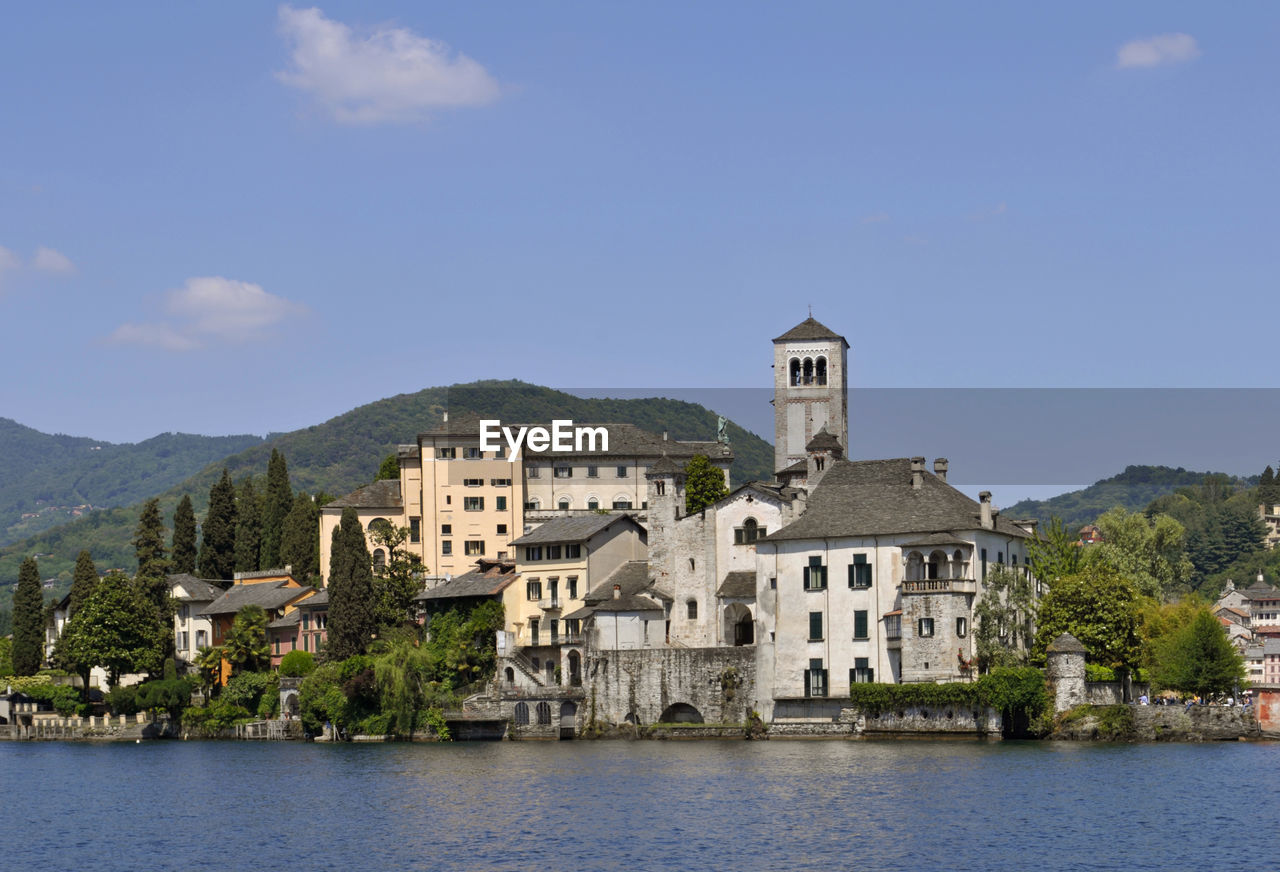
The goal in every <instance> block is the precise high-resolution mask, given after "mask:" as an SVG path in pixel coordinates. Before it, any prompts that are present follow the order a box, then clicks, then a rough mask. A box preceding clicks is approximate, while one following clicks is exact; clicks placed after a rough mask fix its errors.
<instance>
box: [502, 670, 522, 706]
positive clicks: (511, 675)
mask: <svg viewBox="0 0 1280 872" xmlns="http://www.w3.org/2000/svg"><path fill="white" fill-rule="evenodd" d="M504 674H505V675H506V677H507V684H515V683H516V671H515V670H514V669H512V668H511V667H510V666H508V667H507V668H506V669H505V670H504ZM525 717H528V715H525Z"/></svg>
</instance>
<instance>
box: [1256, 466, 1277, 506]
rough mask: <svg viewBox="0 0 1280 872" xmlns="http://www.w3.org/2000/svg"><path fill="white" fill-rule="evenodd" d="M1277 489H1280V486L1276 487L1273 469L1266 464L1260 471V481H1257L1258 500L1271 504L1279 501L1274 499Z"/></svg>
mask: <svg viewBox="0 0 1280 872" xmlns="http://www.w3.org/2000/svg"><path fill="white" fill-rule="evenodd" d="M1277 491H1280V488H1278V487H1276V473H1275V470H1273V469H1272V468H1271V467H1270V466H1269V465H1268V466H1267V468H1266V469H1264V470H1263V471H1262V481H1261V482H1259V483H1258V500H1259V501H1260V502H1262V503H1264V504H1265V505H1268V506H1273V505H1275V504H1276V503H1277V502H1280V500H1277V499H1276V496H1277Z"/></svg>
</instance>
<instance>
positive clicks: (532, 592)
mask: <svg viewBox="0 0 1280 872" xmlns="http://www.w3.org/2000/svg"><path fill="white" fill-rule="evenodd" d="M524 592H525V599H527V600H529V602H536V601H537V600H540V599H542V582H540V581H538V579H536V578H531V579H529V580H528V581H527V582H525V586H524Z"/></svg>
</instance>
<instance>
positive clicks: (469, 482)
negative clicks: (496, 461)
mask: <svg viewBox="0 0 1280 872" xmlns="http://www.w3.org/2000/svg"><path fill="white" fill-rule="evenodd" d="M462 486H463V487H484V479H483V478H464V479H463V480H462Z"/></svg>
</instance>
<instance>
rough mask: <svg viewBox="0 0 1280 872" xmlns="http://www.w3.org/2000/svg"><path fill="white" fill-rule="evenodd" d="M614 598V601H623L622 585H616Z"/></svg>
mask: <svg viewBox="0 0 1280 872" xmlns="http://www.w3.org/2000/svg"><path fill="white" fill-rule="evenodd" d="M613 598H614V599H622V585H620V584H615V585H614V586H613Z"/></svg>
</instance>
